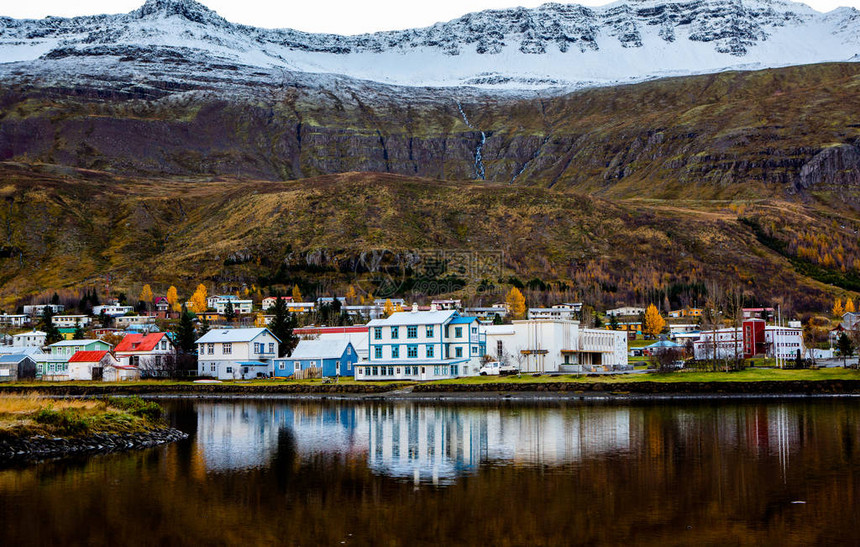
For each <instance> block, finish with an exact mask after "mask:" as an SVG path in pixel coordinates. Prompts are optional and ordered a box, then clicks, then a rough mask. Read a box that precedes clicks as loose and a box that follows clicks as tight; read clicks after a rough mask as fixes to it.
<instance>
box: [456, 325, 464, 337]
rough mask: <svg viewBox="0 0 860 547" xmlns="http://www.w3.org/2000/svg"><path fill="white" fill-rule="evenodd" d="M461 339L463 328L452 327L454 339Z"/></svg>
mask: <svg viewBox="0 0 860 547" xmlns="http://www.w3.org/2000/svg"><path fill="white" fill-rule="evenodd" d="M462 337H463V327H454V338H462Z"/></svg>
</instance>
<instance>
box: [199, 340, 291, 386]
mask: <svg viewBox="0 0 860 547" xmlns="http://www.w3.org/2000/svg"><path fill="white" fill-rule="evenodd" d="M278 342H279V340H278V339H277V338H276V337H275V335H274V334H272V332H271V331H270V330H269V329H266V328H254V329H217V330H210V331H209V332H207V333H206V334H204V335H203V336H202V337H201V338H200V339H199V340H197V373H198V374H199V375H200V376H212V377H215V378H218V379H219V380H232V379H238V378H242V379H246V378H257V377H262V376H268V375H269V372H270V371H269V366H270V362H271V360H272V359H274V358H275V357H277V356H278Z"/></svg>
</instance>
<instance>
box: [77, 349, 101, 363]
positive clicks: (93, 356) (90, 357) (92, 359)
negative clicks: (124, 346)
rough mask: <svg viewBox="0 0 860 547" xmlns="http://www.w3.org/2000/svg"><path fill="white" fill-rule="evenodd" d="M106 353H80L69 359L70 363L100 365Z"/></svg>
mask: <svg viewBox="0 0 860 547" xmlns="http://www.w3.org/2000/svg"><path fill="white" fill-rule="evenodd" d="M105 355H107V352H106V351H79V352H76V353H75V354H74V355H72V357H71V358H70V359H69V362H70V363H98V362H99V361H101V360H102V359H103V358H104V356H105Z"/></svg>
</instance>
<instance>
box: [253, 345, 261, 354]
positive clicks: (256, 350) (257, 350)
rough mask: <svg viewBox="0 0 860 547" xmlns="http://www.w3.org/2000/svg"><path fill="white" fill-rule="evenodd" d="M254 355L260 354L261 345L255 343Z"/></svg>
mask: <svg viewBox="0 0 860 547" xmlns="http://www.w3.org/2000/svg"><path fill="white" fill-rule="evenodd" d="M254 353H260V344H259V343H257V342H254Z"/></svg>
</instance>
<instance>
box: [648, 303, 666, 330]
mask: <svg viewBox="0 0 860 547" xmlns="http://www.w3.org/2000/svg"><path fill="white" fill-rule="evenodd" d="M665 326H666V320H665V319H663V316H662V315H660V312H659V311H658V310H657V306H655V305H654V304H650V305H649V306H648V309H646V310H645V324H644V325H643V328H644V329H645V334H648V335H650V336H655V337H656V336H657V335H659V334H660V333H661V332H663V327H665Z"/></svg>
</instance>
